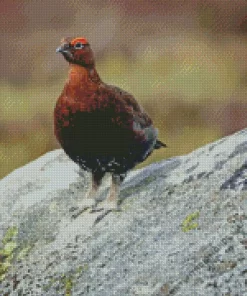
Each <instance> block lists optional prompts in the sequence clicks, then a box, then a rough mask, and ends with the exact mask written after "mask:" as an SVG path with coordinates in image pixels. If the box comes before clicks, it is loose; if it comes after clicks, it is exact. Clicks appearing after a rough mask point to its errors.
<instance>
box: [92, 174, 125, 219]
mask: <svg viewBox="0 0 247 296" xmlns="http://www.w3.org/2000/svg"><path fill="white" fill-rule="evenodd" d="M125 176H126V174H113V175H112V184H111V188H110V193H109V195H108V197H107V198H106V200H105V201H104V202H103V203H102V204H101V210H103V213H101V214H100V215H99V216H98V217H97V219H96V220H95V223H94V224H97V223H99V222H100V221H101V220H102V219H103V218H104V217H105V216H106V215H107V214H109V213H110V212H112V211H119V210H120V208H119V204H118V202H119V200H118V196H119V191H120V186H121V184H122V182H123V180H124V178H125Z"/></svg>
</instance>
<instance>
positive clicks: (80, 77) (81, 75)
mask: <svg viewBox="0 0 247 296" xmlns="http://www.w3.org/2000/svg"><path fill="white" fill-rule="evenodd" d="M100 83H101V79H100V77H99V75H98V73H97V71H96V69H95V68H94V67H90V68H86V67H82V66H79V65H75V64H70V68H69V79H68V86H70V87H74V88H80V90H85V91H89V90H94V89H95V90H96V89H97V88H98V86H99V84H100Z"/></svg>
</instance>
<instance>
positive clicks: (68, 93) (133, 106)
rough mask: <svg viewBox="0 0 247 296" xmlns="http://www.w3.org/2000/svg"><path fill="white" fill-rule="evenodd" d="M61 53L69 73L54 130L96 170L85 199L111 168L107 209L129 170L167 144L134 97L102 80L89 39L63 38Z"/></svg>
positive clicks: (74, 157)
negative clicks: (67, 65)
mask: <svg viewBox="0 0 247 296" xmlns="http://www.w3.org/2000/svg"><path fill="white" fill-rule="evenodd" d="M57 52H60V53H62V55H63V56H64V58H65V60H66V61H67V62H69V77H68V81H67V82H66V84H65V86H64V89H63V91H62V94H61V95H60V97H59V98H58V101H57V104H56V107H55V111H54V120H55V135H56V137H57V139H58V141H59V143H60V144H61V146H62V148H63V149H64V151H65V153H66V154H67V155H68V156H69V157H70V158H71V159H72V160H73V161H74V162H76V163H77V164H78V165H79V166H80V167H81V168H82V169H83V170H86V171H89V172H91V174H92V188H91V190H90V192H89V194H88V196H87V198H85V199H84V201H85V204H89V203H88V202H90V203H91V202H92V203H91V205H93V203H94V197H95V194H96V192H97V190H98V188H99V186H100V184H101V180H102V178H103V176H104V175H105V174H106V173H111V174H112V185H111V188H110V193H109V196H108V197H107V199H106V201H105V205H104V208H105V209H113V208H117V204H118V191H119V186H120V185H121V183H122V182H123V180H124V178H125V176H126V173H127V172H128V171H129V170H130V169H132V168H133V167H134V166H135V165H137V164H138V163H140V162H142V161H144V160H145V159H146V158H147V157H148V156H149V155H150V154H151V153H152V152H153V150H154V149H159V148H161V147H165V146H166V145H165V144H163V143H162V142H161V141H159V140H158V138H157V129H156V128H154V127H153V125H152V120H151V119H150V117H149V116H148V114H147V113H146V112H145V111H144V110H143V109H142V107H141V106H140V105H139V104H138V103H137V101H136V100H135V98H134V97H133V96H132V95H131V94H129V93H128V92H126V91H124V90H122V89H120V88H119V87H116V86H112V85H108V84H106V83H104V82H103V81H102V80H101V79H100V77H99V75H98V73H97V71H96V69H95V60H94V55H93V52H92V49H91V47H90V45H89V43H88V41H87V40H86V39H85V38H75V39H70V38H65V39H63V40H62V45H61V46H60V47H58V48H57Z"/></svg>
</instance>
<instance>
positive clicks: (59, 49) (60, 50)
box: [56, 45, 64, 53]
mask: <svg viewBox="0 0 247 296" xmlns="http://www.w3.org/2000/svg"><path fill="white" fill-rule="evenodd" d="M63 51H64V47H63V46H62V45H61V46H59V47H58V48H57V49H56V53H58V52H63Z"/></svg>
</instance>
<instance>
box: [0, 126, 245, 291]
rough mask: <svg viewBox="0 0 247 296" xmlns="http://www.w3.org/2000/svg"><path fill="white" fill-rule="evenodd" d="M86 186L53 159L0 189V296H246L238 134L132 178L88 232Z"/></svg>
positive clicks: (82, 176) (62, 160)
mask: <svg viewBox="0 0 247 296" xmlns="http://www.w3.org/2000/svg"><path fill="white" fill-rule="evenodd" d="M169 149H171V148H169ZM108 185H109V182H108V180H107V179H106V180H105V183H104V186H103V188H102V192H101V197H102V198H103V197H104V196H105V195H106V193H107V190H108ZM89 186H90V181H89V176H88V174H87V173H84V172H79V169H78V167H77V166H76V165H75V164H74V163H73V162H72V161H70V160H69V159H68V158H67V157H66V156H65V155H64V153H63V152H62V150H56V151H52V152H50V153H47V154H46V155H44V156H42V157H40V158H39V159H37V160H36V161H34V162H32V163H30V164H27V165H26V166H24V167H22V168H20V169H18V170H16V171H14V172H13V173H11V174H10V175H9V176H7V177H6V178H4V179H3V180H1V181H0V205H1V207H0V237H1V242H0V295H11V296H12V295H13V296H14V295H42V296H45V295H47V296H53V295H54V296H59V295H66V296H70V295H78V296H79V295H87V296H113V295H117V296H131V295H142V296H144V295H148V296H152V295H153V296H164V295H181V296H182V295H183V296H191V295H209V296H213V295H231V296H233V295H235V296H237V295H238V296H243V295H247V193H246V189H247V130H243V131H240V132H239V133H236V134H234V135H231V136H229V137H226V138H223V139H221V140H219V141H217V142H215V143H212V144H209V145H207V146H205V147H202V148H200V149H198V150H196V151H194V152H192V153H190V154H188V155H185V156H181V157H177V158H173V159H168V160H164V161H162V162H159V163H155V164H152V165H150V166H148V167H146V168H144V169H141V170H136V171H133V172H132V173H130V174H129V176H128V178H127V179H126V181H125V182H124V185H123V186H122V190H121V193H120V197H121V199H122V200H123V202H122V212H116V213H110V214H108V215H107V216H106V217H105V218H104V219H102V220H101V221H100V222H99V223H97V224H94V222H95V219H96V217H97V215H98V214H99V213H90V212H89V210H88V211H86V212H84V213H82V214H81V215H80V216H78V217H77V218H76V219H73V218H72V214H73V211H74V210H75V209H76V208H77V207H78V205H79V204H80V201H81V200H83V198H84V196H85V193H86V191H87V190H88V187H89Z"/></svg>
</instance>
